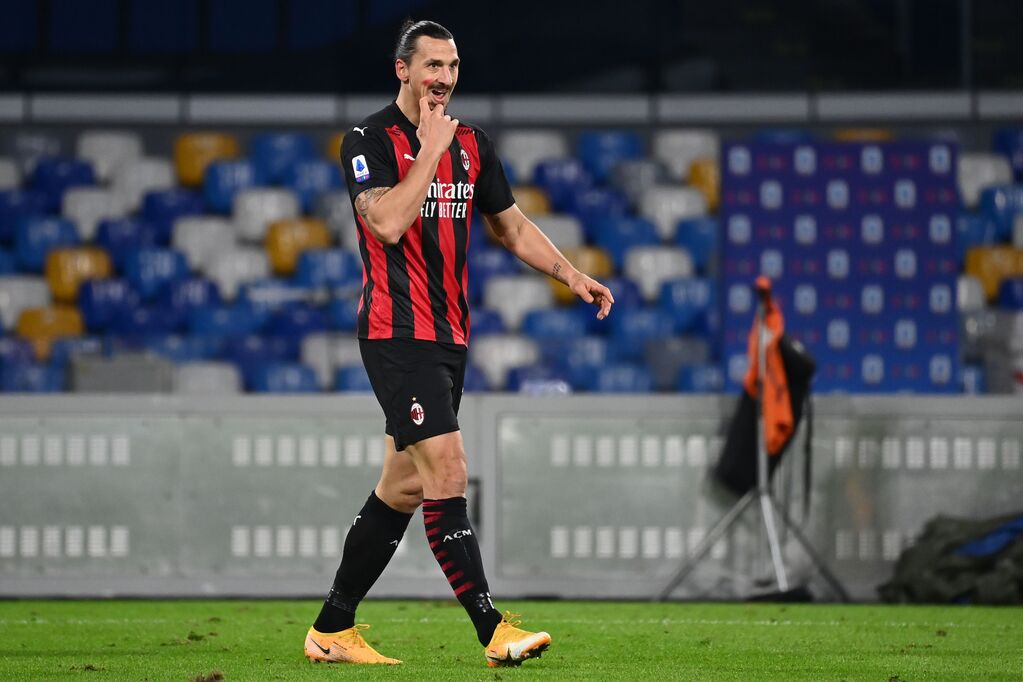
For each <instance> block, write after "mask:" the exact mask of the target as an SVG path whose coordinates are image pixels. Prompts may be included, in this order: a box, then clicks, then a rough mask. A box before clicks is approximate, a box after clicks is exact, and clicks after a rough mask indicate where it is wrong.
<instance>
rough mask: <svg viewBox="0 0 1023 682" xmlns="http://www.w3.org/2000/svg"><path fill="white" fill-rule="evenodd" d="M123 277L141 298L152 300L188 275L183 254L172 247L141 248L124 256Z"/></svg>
mask: <svg viewBox="0 0 1023 682" xmlns="http://www.w3.org/2000/svg"><path fill="white" fill-rule="evenodd" d="M124 277H125V279H126V280H128V283H129V284H130V285H131V287H132V288H133V289H134V290H135V291H137V292H139V295H140V296H141V297H142V299H143V300H152V299H155V298H156V297H157V296H158V295H159V294H160V293H161V292H162V291H163V290H164V289H166V288H167V287H168V286H170V285H171V284H173V283H174V282H176V281H178V280H182V279H185V278H186V277H188V263H187V262H186V261H185V254H183V253H181V252H180V251H175V250H174V249H160V248H156V249H142V250H140V251H135V252H134V253H130V254H128V256H127V257H126V258H125V260H124Z"/></svg>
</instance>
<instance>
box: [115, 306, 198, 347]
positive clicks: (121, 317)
mask: <svg viewBox="0 0 1023 682" xmlns="http://www.w3.org/2000/svg"><path fill="white" fill-rule="evenodd" d="M182 322H183V319H182V317H181V316H180V315H179V314H178V313H176V312H175V311H173V310H171V309H170V308H165V307H163V306H157V305H153V306H147V305H142V306H138V307H134V308H125V309H122V310H121V311H119V312H118V313H117V314H115V315H114V316H113V317H112V318H111V319H110V321H109V322H108V324H107V327H106V329H107V331H108V332H110V333H112V334H115V335H120V336H125V337H129V338H131V339H142V338H144V337H146V336H151V335H154V334H173V333H175V332H177V331H179V330H180V329H181V326H182Z"/></svg>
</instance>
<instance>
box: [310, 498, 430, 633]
mask: <svg viewBox="0 0 1023 682" xmlns="http://www.w3.org/2000/svg"><path fill="white" fill-rule="evenodd" d="M411 518H412V514H405V513H403V512H400V511H398V510H396V509H391V508H390V507H388V506H387V504H385V503H384V502H383V501H382V500H381V499H380V498H379V497H377V496H376V492H372V493H370V494H369V497H368V498H367V499H366V504H364V505H363V507H362V510H361V511H360V512H359V515H358V516H356V517H355V521H354V522H353V523H352V527H351V529H350V530H349V531H348V537H346V538H345V548H344V552H343V553H342V554H341V566H340V567H338V569H337V575H335V576H334V585H333V586H332V587H331V588H330V593H329V594H328V595H327V600H326V601H325V602H323V608H322V609H320V615H319V616H318V617H317V618H316V622H315V623H313V627H314V628H316V630H317V631H318V632H339V631H341V630H347V629H348V628H350V627H352V626H353V625H355V609H356V608H357V607H358V606H359V602H360V601H362V598H363V597H365V596H366V593H367V592H369V588H371V587H373V583H375V582H376V581H377V578H379V577H380V574H381V573H383V572H384V569H385V568H386V567H387V562H389V561H390V560H391V557H392V556H394V550H396V549H398V543H399V542H400V541H401V536H403V535H404V534H405V529H406V528H408V522H409V520H410V519H411Z"/></svg>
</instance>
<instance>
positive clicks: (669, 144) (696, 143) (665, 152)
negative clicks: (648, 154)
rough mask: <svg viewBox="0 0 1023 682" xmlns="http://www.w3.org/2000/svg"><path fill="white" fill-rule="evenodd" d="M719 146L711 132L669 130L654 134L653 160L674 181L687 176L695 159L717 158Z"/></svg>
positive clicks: (714, 134)
mask: <svg viewBox="0 0 1023 682" xmlns="http://www.w3.org/2000/svg"><path fill="white" fill-rule="evenodd" d="M719 146H720V140H719V139H718V134H717V133H715V132H714V131H713V130H699V129H671V130H661V131H658V132H657V133H654V148H653V152H654V158H656V159H658V160H659V161H660V162H661V163H663V164H664V165H665V166H666V167H667V168H668V172H669V173H670V174H671V177H673V178H674V179H676V180H685V179H686V178H687V177H688V176H689V166H690V164H692V162H693V161H695V160H696V159H716V158H718V147H719Z"/></svg>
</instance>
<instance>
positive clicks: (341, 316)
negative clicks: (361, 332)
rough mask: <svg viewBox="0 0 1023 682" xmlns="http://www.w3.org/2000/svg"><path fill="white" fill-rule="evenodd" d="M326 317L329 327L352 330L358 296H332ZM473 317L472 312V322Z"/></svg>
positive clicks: (353, 328)
mask: <svg viewBox="0 0 1023 682" xmlns="http://www.w3.org/2000/svg"><path fill="white" fill-rule="evenodd" d="M495 314H496V313H495ZM327 319H328V321H329V324H330V328H331V329H337V330H340V331H354V330H355V328H356V326H357V325H358V324H359V296H341V297H338V298H332V299H331V300H330V302H329V303H328V304H327ZM475 319H476V318H475V314H474V315H473V321H474V324H475ZM474 329H475V327H474Z"/></svg>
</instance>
